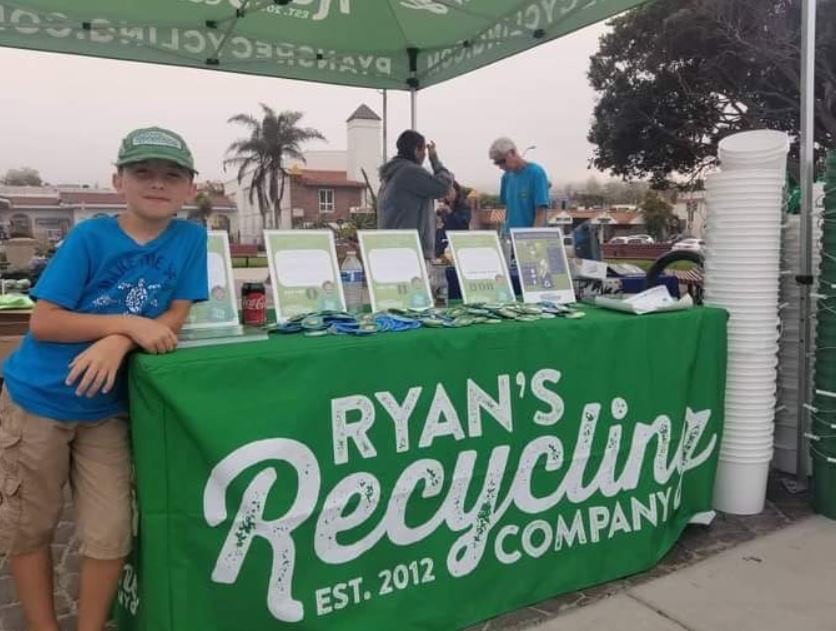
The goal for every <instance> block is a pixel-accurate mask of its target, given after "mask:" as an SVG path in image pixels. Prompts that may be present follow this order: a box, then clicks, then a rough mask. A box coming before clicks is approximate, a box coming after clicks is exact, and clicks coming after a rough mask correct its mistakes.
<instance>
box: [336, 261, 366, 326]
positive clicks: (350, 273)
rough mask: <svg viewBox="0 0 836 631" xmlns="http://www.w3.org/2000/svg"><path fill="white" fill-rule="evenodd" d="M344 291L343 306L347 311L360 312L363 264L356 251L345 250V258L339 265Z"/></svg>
mask: <svg viewBox="0 0 836 631" xmlns="http://www.w3.org/2000/svg"><path fill="white" fill-rule="evenodd" d="M340 276H341V277H342V280H343V291H344V292H345V308H346V309H347V310H348V312H349V313H360V312H361V311H362V310H363V281H364V276H365V275H364V274H363V264H362V263H360V260H359V259H358V258H357V252H356V251H354V250H349V251H348V252H346V256H345V260H344V261H343V264H342V267H340Z"/></svg>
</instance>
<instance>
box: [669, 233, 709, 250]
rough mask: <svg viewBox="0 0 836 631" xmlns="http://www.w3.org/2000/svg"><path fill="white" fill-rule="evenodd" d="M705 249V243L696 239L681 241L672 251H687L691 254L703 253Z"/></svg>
mask: <svg viewBox="0 0 836 631" xmlns="http://www.w3.org/2000/svg"><path fill="white" fill-rule="evenodd" d="M703 248H705V241H703V240H702V239H697V238H695V237H689V238H687V239H681V240H680V241H677V242H676V243H674V244H673V246H672V247H671V250H687V251H689V252H702V251H703Z"/></svg>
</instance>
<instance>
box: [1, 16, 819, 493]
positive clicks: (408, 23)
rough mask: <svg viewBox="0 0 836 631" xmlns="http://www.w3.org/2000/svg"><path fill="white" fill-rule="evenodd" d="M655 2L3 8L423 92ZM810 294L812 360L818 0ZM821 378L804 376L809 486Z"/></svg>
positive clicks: (22, 43) (161, 56)
mask: <svg viewBox="0 0 836 631" xmlns="http://www.w3.org/2000/svg"><path fill="white" fill-rule="evenodd" d="M645 1H646V0H0V46H6V47H13V48H24V49H33V50H43V51H52V52H60V53H71V54H78V55H89V56H95V57H107V58H114V59H125V60H133V61H143V62H150V63H158V64H169V65H177V66H189V67H195V68H208V69H211V70H220V71H228V72H237V73H246V74H255V75H267V76H275V77H283V78H288V79H302V80H306V81H316V82H321V83H334V84H343V85H352V86H359V87H367V88H383V89H397V90H410V91H412V95H413V99H412V116H413V126H414V117H415V93H416V92H417V90H419V89H422V88H425V87H428V86H431V85H434V84H437V83H440V82H442V81H445V80H447V79H451V78H453V77H456V76H458V75H461V74H464V73H466V72H470V71H472V70H475V69H477V68H480V67H482V66H485V65H487V64H490V63H492V62H494V61H497V60H499V59H503V58H505V57H508V56H510V55H513V54H515V53H518V52H521V51H524V50H527V49H529V48H533V47H534V46H537V45H539V44H542V43H545V42H548V41H550V40H553V39H556V38H558V37H561V36H562V35H566V34H567V33H570V32H572V31H574V30H577V29H579V28H582V27H584V26H587V25H589V24H592V23H594V22H598V21H600V20H603V19H606V18H608V17H610V16H612V15H615V14H616V13H620V12H621V11H624V10H626V9H629V8H631V7H633V6H637V5H639V4H642V3H643V2H645ZM802 4H803V16H802V18H803V22H802V23H803V26H802V81H801V83H802V85H801V95H802V98H801V101H802V103H801V110H802V112H801V114H802V116H801V118H802V129H801V151H800V154H801V176H802V187H801V188H802V222H801V224H802V229H801V242H802V252H801V264H800V269H799V276H798V280H799V282H800V283H801V285H802V291H801V304H800V306H801V309H800V311H801V316H800V330H801V332H802V335H801V344H800V347H799V364H800V365H801V366H807V361H806V358H807V356H808V354H809V352H810V341H809V337H810V324H809V314H810V302H809V300H810V282H811V275H810V273H811V239H812V230H811V217H812V208H813V131H812V130H813V113H814V98H815V97H814V91H813V86H814V83H813V72H814V54H815V49H814V44H815V15H816V11H815V9H816V0H802ZM809 387H810V386H809V374H808V372H807V370H806V369H805V370H802V371H800V372H799V392H801V393H802V396H800V397H799V410H798V418H799V423H798V426H799V442H798V444H799V454H798V458H799V466H798V482H799V485H802V486H803V484H804V481H805V476H804V473H803V472H804V471H805V470H806V466H803V462H804V453H803V448H802V445H803V434H804V433H805V432H806V427H807V423H806V415H807V412H806V408H804V407H803V406H804V404H805V403H806V402H807V401H806V399H807V394H808V393H809Z"/></svg>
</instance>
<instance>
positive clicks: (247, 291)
mask: <svg viewBox="0 0 836 631" xmlns="http://www.w3.org/2000/svg"><path fill="white" fill-rule="evenodd" d="M241 311H242V312H243V315H244V324H246V325H248V326H264V325H265V324H267V294H266V293H265V291H264V283H244V286H243V287H242V288H241Z"/></svg>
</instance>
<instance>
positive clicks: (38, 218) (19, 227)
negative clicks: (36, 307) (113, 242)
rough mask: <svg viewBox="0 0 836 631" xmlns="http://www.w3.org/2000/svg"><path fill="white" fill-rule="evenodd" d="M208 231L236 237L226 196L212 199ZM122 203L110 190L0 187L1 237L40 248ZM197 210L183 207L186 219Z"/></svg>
mask: <svg viewBox="0 0 836 631" xmlns="http://www.w3.org/2000/svg"><path fill="white" fill-rule="evenodd" d="M212 208H213V213H212V215H211V216H210V218H209V225H210V227H211V228H215V229H219V230H227V231H228V232H229V233H230V236H231V237H232V238H233V240H235V239H236V237H237V230H238V211H237V209H236V207H235V204H234V203H233V202H232V201H231V200H230V199H229V198H228V197H226V196H225V195H215V196H214V197H213V198H212ZM124 210H125V202H124V201H123V200H122V198H121V197H120V196H119V195H118V194H117V193H116V192H115V191H113V190H111V189H101V188H82V187H70V186H58V187H54V186H0V238H9V237H15V236H27V237H33V238H34V239H35V240H36V241H38V242H39V243H40V244H41V245H42V246H48V245H49V244H53V243H56V242H58V241H60V240H61V239H63V238H64V236H65V235H66V234H67V232H69V231H70V228H72V227H73V226H74V225H76V224H77V223H79V222H82V221H84V220H86V219H90V218H92V217H98V216H100V215H118V214H119V213H121V212H122V211H124ZM196 211H197V206H196V204H195V203H194V201H192V202H190V203H189V204H187V205H186V206H184V207H183V210H182V211H181V212H180V213H179V215H178V216H179V217H181V218H183V219H185V218H187V217H188V216H189V213H193V212H196Z"/></svg>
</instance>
